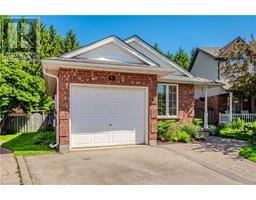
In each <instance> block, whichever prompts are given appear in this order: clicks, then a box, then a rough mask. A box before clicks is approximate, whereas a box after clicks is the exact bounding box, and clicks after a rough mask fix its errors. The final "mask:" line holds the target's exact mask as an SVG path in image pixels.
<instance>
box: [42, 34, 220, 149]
mask: <svg viewBox="0 0 256 200" xmlns="http://www.w3.org/2000/svg"><path fill="white" fill-rule="evenodd" d="M42 66H43V74H44V79H45V83H46V88H47V92H48V94H49V95H51V96H55V105H56V119H57V121H56V122H57V123H56V126H57V128H56V130H57V131H56V132H57V141H56V144H55V145H53V146H57V145H59V150H60V151H61V152H67V151H70V150H74V149H77V148H83V147H96V146H109V145H126V144H152V145H154V144H156V140H157V120H158V119H162V120H164V119H175V120H177V121H178V122H179V123H187V122H191V121H192V119H193V117H194V87H195V85H196V86H197V87H202V88H206V87H210V86H212V85H214V84H216V83H214V82H213V81H209V80H207V79H203V78H198V77H196V76H193V75H192V74H190V73H189V72H188V71H186V70H184V69H183V68H182V67H180V66H178V65H177V64H175V63H174V62H172V61H171V60H169V59H168V58H166V57H165V56H164V55H162V54H161V53H159V52H158V51H156V50H155V49H154V48H152V47H151V46H150V45H149V44H147V43H146V42H145V41H143V40H142V39H140V38H139V37H137V36H133V37H131V38H128V39H126V40H121V39H119V38H118V37H116V36H110V37H107V38H105V39H102V40H100V41H97V42H95V43H92V44H90V45H87V46H85V47H82V48H79V49H77V50H74V51H71V52H69V53H66V54H64V55H61V56H59V57H56V58H49V59H44V60H42ZM205 116H207V109H206V111H205ZM205 127H207V120H206V121H205Z"/></svg>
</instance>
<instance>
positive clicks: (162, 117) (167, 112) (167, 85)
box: [157, 83, 179, 119]
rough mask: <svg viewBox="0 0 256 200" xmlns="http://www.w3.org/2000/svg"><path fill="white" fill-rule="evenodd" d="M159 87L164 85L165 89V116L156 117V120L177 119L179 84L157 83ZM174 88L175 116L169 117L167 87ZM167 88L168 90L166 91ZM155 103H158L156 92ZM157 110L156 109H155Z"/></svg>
mask: <svg viewBox="0 0 256 200" xmlns="http://www.w3.org/2000/svg"><path fill="white" fill-rule="evenodd" d="M157 84H159V85H165V88H166V91H165V92H166V95H165V96H166V99H165V100H166V114H167V115H158V116H157V118H158V119H175V118H179V84H171V83H168V84H167V83H157ZM173 85H174V86H176V115H169V86H173ZM167 88H168V89H167ZM157 103H158V92H157ZM157 109H158V107H157Z"/></svg>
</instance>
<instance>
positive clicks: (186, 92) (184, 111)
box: [178, 84, 195, 123]
mask: <svg viewBox="0 0 256 200" xmlns="http://www.w3.org/2000/svg"><path fill="white" fill-rule="evenodd" d="M194 112H195V101H194V85H192V84H179V120H178V122H179V123H187V122H192V120H193V118H194V115H195V113H194Z"/></svg>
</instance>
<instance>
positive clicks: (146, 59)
mask: <svg viewBox="0 0 256 200" xmlns="http://www.w3.org/2000/svg"><path fill="white" fill-rule="evenodd" d="M132 41H136V45H134V44H135V43H133V42H132ZM130 43H132V44H130ZM137 43H138V44H139V45H137ZM132 45H133V46H132ZM123 56H126V57H123ZM132 58H134V59H132ZM41 63H42V70H43V75H44V80H45V84H46V88H47V92H48V93H49V94H51V95H53V94H54V92H55V91H56V85H57V79H55V78H56V77H57V76H58V72H59V69H60V68H72V69H87V70H102V71H117V72H128V73H141V74H154V75H157V77H158V80H160V79H159V78H161V77H163V79H162V80H163V81H166V82H177V83H192V84H207V85H210V84H215V83H214V82H212V81H210V80H206V79H204V80H203V79H200V78H199V77H196V76H194V75H192V74H191V73H189V72H188V71H186V70H185V69H183V68H182V67H180V66H179V65H177V64H176V63H174V62H173V61H171V60H169V59H168V58H167V57H166V56H165V55H163V54H161V53H160V52H158V51H157V50H155V49H154V48H153V47H152V46H151V45H149V44H148V43H146V42H145V41H144V40H142V39H141V38H139V37H138V36H133V37H130V38H128V39H126V40H125V41H123V40H121V39H120V38H118V37H116V36H109V37H106V38H104V39H102V40H98V41H96V42H94V43H91V44H89V45H86V46H84V47H81V48H79V49H76V50H73V51H71V52H68V53H65V54H63V55H61V56H58V57H54V58H46V59H43V60H41Z"/></svg>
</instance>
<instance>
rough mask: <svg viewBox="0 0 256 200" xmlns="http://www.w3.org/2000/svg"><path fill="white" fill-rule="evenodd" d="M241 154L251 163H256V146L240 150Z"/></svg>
mask: <svg viewBox="0 0 256 200" xmlns="http://www.w3.org/2000/svg"><path fill="white" fill-rule="evenodd" d="M239 154H240V155H241V156H243V157H245V158H247V159H249V160H251V161H254V162H256V145H248V146H245V147H242V148H241V149H240V152H239Z"/></svg>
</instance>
